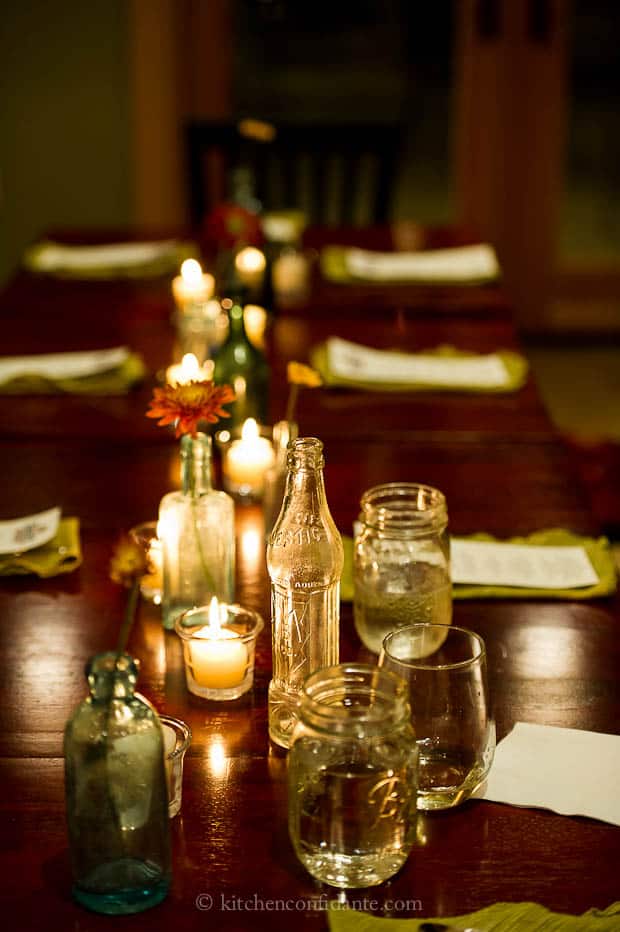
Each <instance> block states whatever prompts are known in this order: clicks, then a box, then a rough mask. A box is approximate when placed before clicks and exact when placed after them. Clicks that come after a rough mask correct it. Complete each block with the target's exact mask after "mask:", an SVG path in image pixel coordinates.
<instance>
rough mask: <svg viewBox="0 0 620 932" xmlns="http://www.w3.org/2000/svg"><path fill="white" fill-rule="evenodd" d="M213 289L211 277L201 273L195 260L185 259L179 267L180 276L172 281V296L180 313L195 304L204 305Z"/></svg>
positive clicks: (213, 281) (198, 263) (213, 280)
mask: <svg viewBox="0 0 620 932" xmlns="http://www.w3.org/2000/svg"><path fill="white" fill-rule="evenodd" d="M214 289H215V279H214V278H213V275H209V273H208V272H203V271H202V267H201V265H200V262H198V261H197V260H196V259H186V260H185V262H184V263H183V264H182V265H181V274H180V275H177V276H176V278H174V279H173V281H172V294H173V296H174V301H175V304H176V306H177V307H178V309H179V310H180V311H185V310H189V309H190V308H191V307H192V306H193V305H195V304H204V303H205V302H207V301H208V300H209V298H210V297H211V296H212V295H213V291H214Z"/></svg>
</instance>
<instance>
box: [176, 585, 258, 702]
mask: <svg viewBox="0 0 620 932" xmlns="http://www.w3.org/2000/svg"><path fill="white" fill-rule="evenodd" d="M263 626H264V622H263V619H262V618H261V616H260V615H259V614H258V613H257V612H253V611H252V610H251V609H249V608H244V607H243V606H242V605H229V604H227V603H224V602H218V600H217V599H216V598H215V596H214V597H213V598H212V599H211V602H210V603H209V605H202V606H199V607H198V608H192V609H190V610H189V611H187V612H184V613H183V614H182V615H180V616H179V617H178V618H177V620H176V621H175V624H174V630H175V631H176V633H177V634H178V635H179V637H180V638H181V640H182V641H183V658H184V661H185V679H186V682H187V688H188V690H189V692H190V693H193V695H195V696H201V697H202V698H203V699H216V700H230V699H238V698H239V696H242V695H243V694H244V693H246V692H247V691H248V690H249V689H251V688H252V683H253V681H254V654H255V650H256V638H257V637H258V635H259V633H260V632H261V631H262V629H263Z"/></svg>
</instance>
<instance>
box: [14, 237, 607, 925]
mask: <svg viewBox="0 0 620 932" xmlns="http://www.w3.org/2000/svg"><path fill="white" fill-rule="evenodd" d="M322 235H323V234H317V238H316V239H315V240H314V241H313V240H312V239H310V242H322V240H321V238H320V237H321V236H322ZM353 241H355V240H353ZM361 241H362V242H366V241H365V240H363V238H362V240H361ZM371 242H376V243H377V244H378V245H383V244H385V243H386V241H385V240H377V241H375V240H372V239H371ZM388 242H389V241H388ZM439 242H443V241H442V240H439ZM493 288H494V289H495V297H494V298H493V300H494V301H495V302H496V307H497V308H498V309H501V313H497V314H490V313H488V314H479V313H477V312H476V310H475V309H474V308H473V307H472V308H471V313H469V312H468V310H467V302H468V301H471V300H472V299H471V292H469V295H470V296H469V297H464V296H463V291H462V290H461V291H460V292H459V290H458V289H454V290H453V294H452V308H450V300H449V298H448V297H447V296H444V297H442V298H441V301H440V302H439V303H441V307H439V308H437V307H433V302H432V301H430V302H426V305H425V306H424V307H422V306H421V304H420V305H418V306H417V307H416V308H413V309H412V308H409V310H408V309H407V307H404V309H403V307H399V306H398V304H395V303H394V301H393V297H394V296H393V294H392V293H391V292H387V293H384V295H383V297H382V296H381V293H380V290H377V291H375V292H373V297H372V301H370V302H367V303H365V304H364V307H363V309H360V313H359V314H357V315H354V314H352V313H343V314H342V315H337V314H334V313H331V312H330V313H328V312H327V310H326V309H327V308H328V307H329V306H330V305H329V302H326V304H325V305H324V306H323V311H321V312H320V313H314V312H313V311H312V309H311V308H310V307H308V308H307V309H306V310H305V311H303V312H302V311H300V310H299V309H296V310H295V312H294V313H291V314H288V313H283V314H282V315H281V316H279V317H278V318H276V320H275V321H274V322H273V324H272V326H271V328H270V330H269V332H268V336H267V339H268V350H269V357H270V360H271V362H272V371H273V379H272V398H271V412H272V417H273V418H274V419H275V418H278V417H281V416H283V413H284V405H285V391H286V385H285V375H284V373H285V365H286V362H287V360H289V359H291V358H296V359H302V360H304V359H307V358H308V353H309V350H310V348H311V346H313V345H315V344H316V343H317V342H320V341H321V340H323V339H325V338H326V337H327V336H329V335H333V334H338V335H341V336H346V337H347V338H348V339H352V340H356V341H358V342H362V343H366V344H367V345H369V346H373V345H374V346H379V347H401V348H403V349H419V348H425V347H431V346H436V345H438V344H439V343H445V342H449V343H452V344H453V345H455V346H458V347H459V348H462V349H470V350H475V351H480V352H487V351H491V350H494V349H497V348H501V347H506V348H513V349H515V348H517V349H518V348H519V342H518V338H517V335H516V333H515V330H514V327H513V325H512V323H511V321H510V318H509V317H508V316H507V315H506V313H505V312H504V309H505V307H506V300H505V297H504V296H503V295H502V294H501V289H500V288H499V287H498V286H493ZM169 289H170V282H169V281H168V280H165V279H160V280H157V281H155V280H153V281H149V282H144V283H135V282H103V283H95V282H76V281H59V280H56V279H53V278H48V277H45V278H44V277H41V278H38V277H35V276H30V275H27V274H26V273H20V274H19V275H18V276H17V277H16V278H15V279H14V280H13V282H12V283H11V284H10V285H9V287H8V288H7V289H6V291H5V292H4V294H3V295H2V296H0V319H1V320H2V332H3V340H2V353H3V354H13V353H27V352H28V353H33V352H43V351H45V352H50V351H55V350H68V349H78V348H80V349H86V348H88V349H93V348H98V347H105V346H112V345H117V344H119V343H126V344H128V345H130V346H131V347H132V348H134V349H136V350H138V351H140V352H141V353H142V354H143V356H144V358H145V360H146V363H147V366H148V368H149V371H150V376H149V379H148V380H147V383H146V384H145V385H143V386H142V387H139V388H137V389H136V390H135V391H134V392H132V393H131V394H129V395H127V396H122V397H114V398H100V397H95V396H89V397H86V398H81V397H76V396H56V395H54V396H49V397H37V396H31V397H21V396H13V397H9V396H2V395H0V462H1V464H2V470H1V475H2V482H1V483H0V517H1V518H8V517H15V516H17V515H19V514H25V513H28V512H32V511H35V510H38V509H42V508H46V507H49V506H51V505H55V504H58V505H61V506H62V509H63V513H64V514H66V515H76V516H78V517H79V518H80V521H81V528H82V530H81V539H82V546H83V556H84V560H83V564H82V566H81V567H80V568H79V569H78V570H76V571H75V572H73V573H70V574H67V575H64V576H58V577H55V578H53V579H48V580H38V579H36V578H34V577H4V578H2V579H0V618H1V619H2V623H1V627H0V656H1V658H2V671H3V675H2V678H1V679H0V770H1V772H2V780H3V782H2V786H3V793H2V802H1V804H0V805H1V806H2V809H3V836H2V837H3V845H2V847H1V859H0V866H1V876H2V878H3V881H4V885H5V887H6V894H7V896H8V897H9V899H8V903H9V910H10V915H11V916H12V917H14V920H13V921H14V922H15V923H16V924H17V928H19V929H39V928H46V929H49V930H50V932H56V930H59V932H60V930H63V932H66V930H68V929H70V930H72V932H95V930H99V929H104V928H109V927H111V924H112V923H113V922H116V924H117V925H118V926H119V927H120V926H122V927H123V928H126V929H128V930H132V932H133V930H136V932H140V930H143V929H144V930H146V929H149V930H159V929H162V930H163V929H175V930H177V932H185V930H200V929H207V928H220V927H221V928H226V929H229V928H230V929H250V928H266V929H267V928H269V929H283V930H284V929H290V928H291V927H293V926H294V925H296V924H299V925H300V926H301V925H303V927H304V928H313V929H317V930H320V929H325V928H326V925H327V922H326V915H325V910H324V908H323V907H324V906H325V904H326V903H327V902H328V900H329V899H332V898H334V897H335V896H336V893H335V891H333V890H330V888H328V887H326V886H321V885H320V884H318V883H317V882H315V881H314V880H313V879H312V877H311V876H310V875H309V874H307V873H306V871H305V870H304V868H303V867H302V866H301V864H300V863H299V862H298V861H297V860H296V857H295V855H294V853H293V850H292V847H291V844H290V841H289V839H288V834H287V827H286V812H287V800H286V755H285V754H284V752H282V751H281V750H279V749H277V748H275V747H274V746H270V744H269V739H268V735H267V686H268V683H269V679H270V676H271V642H270V630H269V580H268V576H267V572H266V566H265V560H264V548H263V546H262V541H263V539H264V534H263V522H262V515H261V511H260V508H259V507H258V506H246V507H242V506H238V507H237V517H236V520H237V580H236V599H237V601H239V602H241V603H242V604H245V605H248V606H249V607H251V608H253V609H256V610H257V611H259V612H260V613H261V614H262V615H263V616H264V618H265V620H266V622H267V624H266V627H265V629H264V631H263V632H262V633H261V635H260V637H259V643H258V649H257V660H256V672H255V684H254V688H253V690H252V691H251V692H249V693H247V694H246V695H245V696H243V697H242V698H241V699H239V700H236V701H233V702H229V703H215V702H210V701H207V700H200V699H198V698H196V697H193V696H191V695H190V694H189V693H188V692H187V690H186V686H185V681H184V674H183V665H182V656H181V645H180V642H179V640H178V638H177V637H176V635H174V634H173V633H170V632H164V631H163V629H162V627H161V622H160V619H159V612H158V609H157V608H156V607H155V606H153V605H151V604H149V603H141V604H140V607H139V611H138V617H137V621H136V624H135V626H134V629H133V631H132V634H131V639H130V644H129V649H130V651H131V652H132V653H133V654H134V655H135V656H136V657H138V658H139V659H140V662H141V675H140V681H139V689H140V690H141V692H143V693H144V694H145V695H146V696H147V697H148V698H149V699H150V700H151V701H152V702H153V703H154V705H155V706H156V708H157V709H158V710H159V711H160V712H165V713H167V714H170V715H174V716H177V717H180V718H182V719H184V720H185V721H187V722H188V723H189V724H190V726H191V728H192V731H193V740H192V744H191V747H190V749H189V752H188V755H187V757H186V760H185V775H184V786H183V805H182V809H181V813H180V815H179V816H178V817H177V818H175V819H174V820H172V821H171V832H172V840H173V885H172V889H171V892H170V894H169V895H168V897H167V899H166V900H165V901H164V903H162V904H161V905H160V906H158V907H156V908H155V909H152V910H150V911H148V912H145V913H143V914H141V915H137V916H133V917H124V918H120V919H116V920H114V919H110V918H107V917H102V916H97V915H95V914H91V913H89V912H87V911H85V910H84V909H83V908H81V907H79V906H77V905H76V904H75V903H74V902H73V901H72V899H71V895H70V885H71V878H70V870H69V861H68V850H67V836H66V829H65V815H64V784H63V759H62V734H63V729H64V724H65V722H66V720H67V718H68V717H69V716H70V715H71V713H72V710H73V708H74V707H75V705H76V704H77V703H78V702H79V701H80V700H81V699H82V698H84V695H85V693H86V684H85V680H84V676H83V668H84V664H85V662H86V660H87V659H88V657H90V656H92V654H94V653H96V652H98V651H100V650H103V649H106V648H110V647H112V646H113V645H114V643H115V639H116V633H117V631H118V627H119V623H120V619H121V617H122V612H123V606H124V593H123V592H122V590H120V589H119V587H118V586H116V585H114V584H113V583H112V582H111V581H110V580H109V578H108V562H109V558H110V555H111V549H112V546H113V543H114V541H115V539H116V537H117V536H118V534H119V532H120V531H122V530H127V529H128V528H129V527H131V526H132V525H133V524H136V523H137V522H139V521H143V520H148V519H154V518H155V517H156V513H157V508H158V504H159V500H160V498H161V496H162V495H163V494H164V493H165V492H167V491H169V490H170V489H172V488H174V487H176V486H177V484H178V474H179V460H178V444H177V442H175V441H174V439H173V437H172V435H171V434H170V433H168V432H167V431H163V430H161V428H157V427H155V426H154V424H153V422H152V421H149V420H147V419H146V418H145V417H144V411H145V409H146V405H147V402H148V398H149V397H150V391H151V388H152V386H153V385H154V384H156V374H157V373H158V372H159V371H161V370H163V369H164V368H165V366H166V365H167V364H169V363H170V362H171V361H172V353H173V349H172V344H173V336H174V334H173V329H172V326H171V323H170V311H171V307H170V291H169ZM315 294H316V302H317V305H316V306H318V303H319V300H320V294H321V292H320V289H319V290H317V291H316V293H315ZM492 294H493V292H492V291H488V292H487V297H486V299H485V300H488V301H489V302H491V297H492ZM330 300H331V299H330ZM346 301H347V302H348V301H352V299H351V298H350V297H347V299H346ZM349 307H353V304H351V305H349ZM298 419H299V422H300V425H301V430H302V433H304V434H312V435H316V436H319V437H321V438H322V439H323V440H324V442H325V456H326V469H325V478H326V489H327V497H328V501H329V504H330V508H331V511H332V514H333V516H334V519H335V520H336V523H337V524H338V527H339V529H340V530H341V532H342V533H343V534H351V532H352V523H353V521H354V520H355V518H356V516H357V509H358V504H359V498H360V495H361V493H362V492H363V491H364V490H365V489H367V488H368V487H370V486H372V485H374V484H377V483H379V482H385V481H393V480H408V481H422V482H427V483H430V484H432V485H435V486H437V487H438V488H440V489H442V490H443V491H444V492H445V494H446V496H447V501H448V511H449V522H450V529H451V531H452V532H453V533H458V534H464V533H470V532H474V531H479V530H485V531H489V532H490V533H493V534H496V535H499V536H510V535H514V534H520V533H528V532H530V531H533V530H536V529H539V528H545V527H565V528H568V529H571V530H574V531H577V532H583V533H596V532H597V527H596V523H595V521H594V519H593V518H592V516H591V515H590V513H589V512H588V510H587V507H586V505H585V500H584V497H583V493H582V490H581V487H580V485H579V481H578V479H577V477H576V476H575V475H574V473H573V471H572V468H571V464H570V460H569V458H568V457H567V454H566V452H565V450H564V449H563V447H562V445H561V444H560V442H559V440H558V439H557V438H556V436H555V434H554V432H553V428H552V426H551V424H550V422H549V419H548V417H547V414H546V412H545V410H544V408H543V406H542V404H541V402H540V399H539V396H538V393H537V390H536V386H535V384H534V382H533V381H532V379H530V380H529V381H528V383H527V384H526V386H525V387H524V388H523V389H521V390H520V391H519V392H517V393H515V394H510V395H485V396H481V395H468V394H464V393H455V392H452V393H448V392H432V393H431V392H428V393H398V394H395V395H389V396H387V395H384V394H378V393H377V394H374V393H368V392H356V391H352V390H345V389H337V390H336V389H329V390H327V389H319V390H312V391H311V390H307V391H304V392H302V395H301V397H300V403H299V408H298ZM257 542H258V546H257ZM619 614H620V613H619V600H618V598H617V597H613V598H607V599H597V600H592V601H588V602H577V601H552V600H540V599H535V600H534V599H522V600H471V601H462V602H455V605H454V620H455V622H456V623H458V624H461V625H464V626H465V627H469V628H471V629H473V630H475V631H477V632H479V633H480V634H481V635H482V636H483V638H484V639H485V641H486V644H487V648H488V656H489V672H490V679H491V690H492V698H493V705H494V710H495V716H496V721H497V726H498V737H502V736H504V735H505V734H506V733H507V732H508V731H509V729H510V728H511V727H512V725H513V724H514V722H516V721H526V722H536V723H546V724H553V725H559V726H566V727H573V728H583V729H590V730H593V731H600V732H608V733H618V731H619V726H618V722H619V720H620V717H619V713H620V689H619V685H618V684H619V679H618V670H619V669H620V638H619V637H618V622H619ZM341 657H342V659H347V660H348V659H354V658H358V659H362V660H365V661H372V657H371V655H370V654H368V652H367V651H366V650H365V649H364V648H363V647H361V645H360V643H359V640H358V639H357V637H356V634H355V631H354V628H353V619H352V608H351V605H350V604H348V603H343V605H342V612H341ZM417 837H418V841H417V844H416V846H415V848H414V850H413V852H412V854H411V856H410V858H409V860H408V862H407V864H406V865H405V867H404V868H403V869H402V870H401V872H400V873H399V874H398V875H397V876H396V877H394V878H393V879H392V880H391V881H389V882H387V883H385V884H383V885H381V886H380V887H376V888H374V889H372V890H368V891H361V892H360V891H350V892H349V893H348V894H346V896H348V898H349V900H353V899H357V900H358V901H359V900H361V899H362V898H365V899H366V905H367V909H368V911H370V912H374V913H376V914H378V915H393V916H398V917H401V918H402V917H405V916H407V915H413V916H415V917H416V918H420V917H421V916H437V915H444V916H448V915H454V914H458V913H462V912H467V911H470V910H473V909H476V908H479V907H482V906H485V905H488V904H490V903H493V902H496V901H517V900H533V901H536V902H540V903H542V904H544V905H546V906H548V907H550V908H553V909H557V910H561V911H566V912H571V913H579V912H583V911H584V910H586V909H588V908H590V907H592V906H597V907H605V906H607V905H609V904H610V903H611V902H613V901H614V900H617V899H619V898H620V882H619V880H618V869H617V866H618V863H620V830H619V829H618V828H616V827H614V826H611V825H608V824H605V823H603V822H597V821H594V820H590V819H586V818H576V817H575V818H569V817H564V816H560V815H556V814H554V813H552V812H547V811H542V810H534V809H518V808H515V807H511V806H503V805H499V804H495V803H490V802H485V801H479V800H476V801H470V802H468V803H466V804H465V805H463V806H461V807H459V808H457V809H454V810H452V811H449V812H444V813H429V814H421V815H420V817H419V824H418V836H417ZM209 898H211V899H209ZM269 901H278V902H279V903H280V904H281V905H280V906H279V907H278V906H271V907H270V906H268V905H265V904H267V903H268V902H269ZM407 901H408V902H409V908H407V906H406V903H407ZM261 904H262V905H261ZM207 907H208V908H207Z"/></svg>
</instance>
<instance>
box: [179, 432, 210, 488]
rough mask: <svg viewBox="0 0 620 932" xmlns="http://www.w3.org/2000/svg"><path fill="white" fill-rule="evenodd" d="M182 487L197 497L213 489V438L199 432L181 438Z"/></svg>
mask: <svg viewBox="0 0 620 932" xmlns="http://www.w3.org/2000/svg"><path fill="white" fill-rule="evenodd" d="M181 487H182V489H183V493H184V494H185V495H191V496H192V497H196V496H198V495H203V494H204V493H205V492H209V491H210V490H211V438H210V437H207V436H206V434H203V433H198V434H196V436H195V437H191V436H190V435H189V434H186V435H185V436H184V437H183V438H182V440H181Z"/></svg>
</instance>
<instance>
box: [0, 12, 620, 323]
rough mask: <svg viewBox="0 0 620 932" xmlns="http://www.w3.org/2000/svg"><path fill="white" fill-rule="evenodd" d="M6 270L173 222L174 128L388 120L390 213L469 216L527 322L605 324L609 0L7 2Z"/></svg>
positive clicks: (615, 197)
mask: <svg viewBox="0 0 620 932" xmlns="http://www.w3.org/2000/svg"><path fill="white" fill-rule="evenodd" d="M2 14H3V15H2V17H1V25H0V29H1V36H0V76H1V87H2V134H1V140H0V179H1V185H2V187H1V201H0V220H1V228H0V276H1V277H2V278H3V279H4V278H6V276H7V275H8V274H9V272H10V271H11V270H12V269H13V268H14V267H15V265H16V263H17V262H18V260H19V257H20V255H21V253H22V251H23V248H24V246H25V245H26V244H27V243H28V242H31V241H32V240H33V239H35V238H37V237H39V236H41V235H42V234H43V233H44V232H45V231H46V230H49V229H50V228H53V227H62V226H65V227H66V226H78V227H88V226H90V227H116V228H118V227H124V226H127V225H137V226H146V227H149V228H152V229H154V228H164V227H166V226H168V227H170V226H179V225H182V224H183V223H184V222H185V221H186V219H187V216H188V211H187V198H188V192H187V179H186V170H185V166H186V155H185V152H184V148H183V145H184V142H183V140H184V137H183V127H184V126H185V124H186V123H187V122H188V121H189V120H194V121H195V120H200V119H212V118H216V117H217V118H226V117H230V118H236V117H238V116H240V115H252V116H257V117H263V118H266V119H272V120H274V121H275V122H277V121H278V120H280V119H284V120H287V119H292V120H295V121H300V120H306V121H312V120H317V119H323V120H329V119H333V120H337V121H339V122H343V121H355V120H357V119H364V120H377V121H381V120H383V121H386V122H393V121H399V122H400V123H401V124H402V126H403V128H404V130H405V137H404V138H405V143H404V148H403V152H402V153H401V163H400V171H399V173H398V177H397V178H396V179H395V191H396V197H395V199H394V209H393V216H394V217H401V218H402V217H408V218H412V219H416V220H419V221H420V222H424V223H428V222H436V223H442V222H449V223H463V222H464V223H467V224H469V225H471V226H473V227H474V228H475V229H477V230H478V232H479V234H480V236H481V237H484V238H487V239H490V240H491V241H492V242H493V243H494V244H495V246H496V248H497V249H498V251H499V254H500V259H501V261H502V265H503V267H504V270H505V276H506V279H505V280H506V286H507V288H508V289H509V291H510V293H511V296H512V297H513V300H514V302H515V304H516V306H517V310H518V314H519V321H520V323H521V324H522V326H523V327H524V328H525V329H527V330H531V331H536V330H549V331H551V332H554V331H558V332H561V331H567V330H569V331H570V330H576V331H583V330H586V331H588V330H593V331H613V332H620V168H619V166H620V129H619V125H618V120H617V113H618V110H619V105H620V56H619V55H618V53H617V49H618V47H620V4H618V3H617V2H616V0H434V2H433V3H427V2H426V0H358V2H357V3H356V4H354V5H352V4H344V3H340V4H339V3H334V2H328V0H314V2H313V3H311V4H304V3H299V2H297V0H89V2H86V3H85V2H83V0H54V2H49V0H48V2H45V0H4V3H3V9H2Z"/></svg>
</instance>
